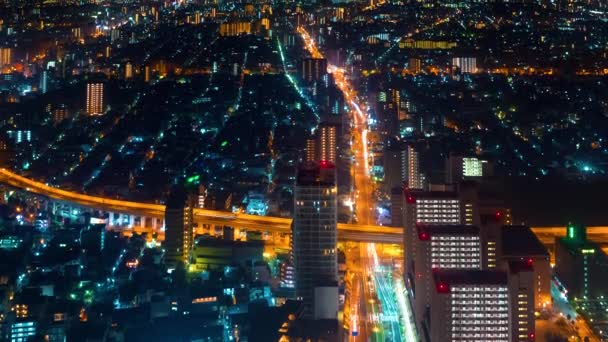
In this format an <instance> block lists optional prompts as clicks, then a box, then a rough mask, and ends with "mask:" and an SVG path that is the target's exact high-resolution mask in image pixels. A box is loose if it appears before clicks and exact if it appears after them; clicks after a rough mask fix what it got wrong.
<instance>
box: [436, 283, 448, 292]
mask: <svg viewBox="0 0 608 342" xmlns="http://www.w3.org/2000/svg"><path fill="white" fill-rule="evenodd" d="M437 293H450V285H448V284H446V283H444V282H439V283H438V284H437Z"/></svg>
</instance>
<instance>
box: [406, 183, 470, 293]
mask: <svg viewBox="0 0 608 342" xmlns="http://www.w3.org/2000/svg"><path fill="white" fill-rule="evenodd" d="M404 196H405V197H404V198H405V203H404V205H403V206H404V210H403V224H404V233H403V240H404V246H409V248H406V249H405V262H404V264H405V270H406V273H405V277H406V283H407V284H408V286H410V288H411V287H412V286H414V283H415V282H414V277H415V273H416V269H415V267H416V265H415V259H416V255H417V250H416V243H415V241H416V240H418V238H419V237H418V230H417V228H416V227H417V226H418V225H424V226H446V225H460V224H462V222H461V216H460V199H459V198H458V194H457V193H456V192H453V191H416V190H409V189H406V190H405V191H404Z"/></svg>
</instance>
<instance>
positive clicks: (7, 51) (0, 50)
mask: <svg viewBox="0 0 608 342" xmlns="http://www.w3.org/2000/svg"><path fill="white" fill-rule="evenodd" d="M11 63H12V49H11V48H10V47H0V67H3V66H5V65H10V64H11Z"/></svg>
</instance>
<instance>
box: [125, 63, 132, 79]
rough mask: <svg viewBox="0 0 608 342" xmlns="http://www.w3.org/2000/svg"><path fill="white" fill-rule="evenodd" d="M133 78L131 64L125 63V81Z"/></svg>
mask: <svg viewBox="0 0 608 342" xmlns="http://www.w3.org/2000/svg"><path fill="white" fill-rule="evenodd" d="M131 78H133V64H132V63H131V62H127V64H126V65H125V79H127V80H128V79H131Z"/></svg>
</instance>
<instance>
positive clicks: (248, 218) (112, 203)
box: [0, 169, 608, 247]
mask: <svg viewBox="0 0 608 342" xmlns="http://www.w3.org/2000/svg"><path fill="white" fill-rule="evenodd" d="M0 183H3V184H6V185H9V186H11V187H14V188H17V189H20V190H23V191H27V192H31V193H34V194H37V195H40V196H43V197H47V198H51V199H55V200H59V201H65V202H70V203H74V204H77V205H79V206H82V207H88V208H94V209H97V210H102V211H105V212H116V213H124V214H131V215H137V216H145V217H154V218H160V219H162V218H164V216H165V206H164V205H162V204H154V203H141V202H130V201H123V200H119V199H112V198H105V197H98V196H91V195H85V194H81V193H77V192H74V191H67V190H63V189H59V188H55V187H52V186H49V185H47V184H44V183H42V182H38V181H35V180H32V179H29V178H26V177H23V176H20V175H18V174H15V173H13V172H11V171H9V170H6V169H0ZM194 216H195V221H196V222H199V223H204V224H209V225H218V226H231V227H235V228H244V229H251V230H261V231H268V232H276V233H288V232H290V231H291V219H290V218H283V217H272V216H257V215H248V214H241V213H230V212H224V211H218V210H207V209H195V210H194ZM532 230H533V231H534V233H535V234H536V235H537V236H538V237H539V239H540V241H541V242H542V243H543V244H545V245H547V246H551V245H553V244H554V243H555V238H556V237H561V236H565V234H566V229H565V227H534V228H532ZM402 234H403V232H402V228H399V227H387V226H377V225H365V224H348V223H338V237H339V239H340V240H343V241H344V240H348V241H360V242H365V241H367V242H380V243H401V242H402V241H403V240H402ZM587 236H588V237H589V239H590V240H593V241H595V242H598V243H599V244H600V245H602V246H603V247H608V226H598V227H589V228H588V229H587Z"/></svg>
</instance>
